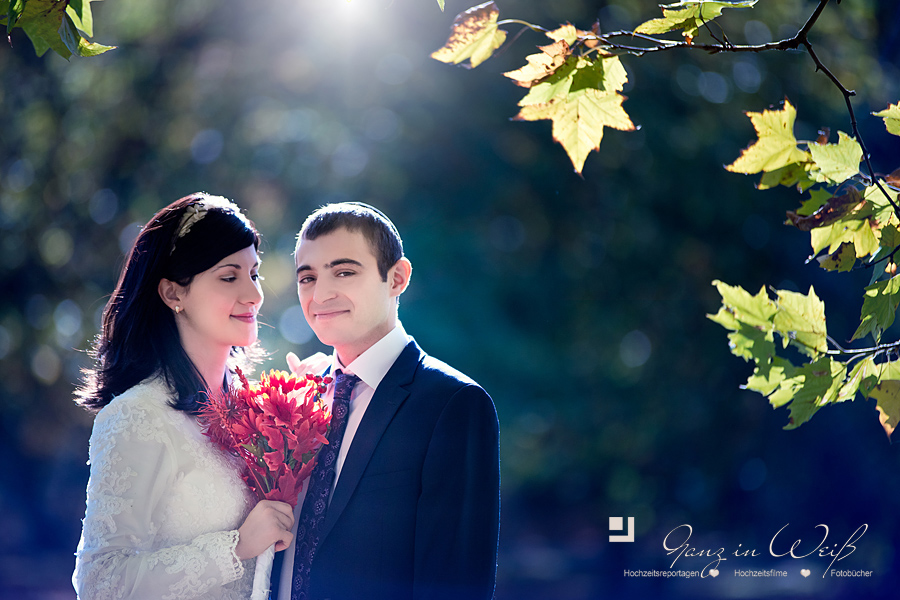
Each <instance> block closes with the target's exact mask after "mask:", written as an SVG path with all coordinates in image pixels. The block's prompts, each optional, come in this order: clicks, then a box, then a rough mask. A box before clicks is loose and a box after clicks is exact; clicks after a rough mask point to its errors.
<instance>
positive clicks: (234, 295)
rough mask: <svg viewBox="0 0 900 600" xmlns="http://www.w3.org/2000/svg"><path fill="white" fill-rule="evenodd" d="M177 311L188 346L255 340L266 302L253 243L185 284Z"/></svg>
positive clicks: (229, 344) (231, 343) (239, 343)
mask: <svg viewBox="0 0 900 600" xmlns="http://www.w3.org/2000/svg"><path fill="white" fill-rule="evenodd" d="M182 294H183V295H182V298H181V303H180V306H181V309H182V310H181V311H180V312H179V313H178V314H177V315H176V319H175V320H176V323H178V332H179V334H180V335H181V341H182V344H183V345H184V346H185V348H202V347H204V346H209V345H212V346H216V347H224V346H227V347H228V348H231V347H232V346H249V345H250V344H252V343H253V342H255V341H256V336H257V329H258V324H257V321H256V315H257V313H258V312H259V307H260V306H262V303H263V292H262V288H261V287H260V277H259V257H258V256H257V254H256V249H255V248H254V247H253V246H248V247H246V248H244V249H243V250H240V251H238V252H235V253H234V254H231V255H229V256H226V257H225V258H223V259H222V260H220V261H219V262H218V263H217V264H216V265H214V266H213V267H212V268H210V269H208V270H206V271H203V272H202V273H199V274H197V275H195V276H194V279H193V281H192V282H191V283H190V285H188V286H187V287H185V288H182Z"/></svg>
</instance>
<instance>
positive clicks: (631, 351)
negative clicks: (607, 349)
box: [619, 329, 652, 368]
mask: <svg viewBox="0 0 900 600" xmlns="http://www.w3.org/2000/svg"><path fill="white" fill-rule="evenodd" d="M651 350H652V348H651V344H650V339H649V338H648V337H647V336H646V335H645V334H644V332H643V331H640V330H639V329H635V330H634V331H629V332H628V333H626V334H625V335H624V337H622V342H621V343H620V344H619V357H620V358H621V359H622V362H623V363H624V364H625V366H626V367H631V368H636V367H640V366H642V365H643V364H644V363H646V362H647V360H649V358H650V354H651Z"/></svg>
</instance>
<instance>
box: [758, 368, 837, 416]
mask: <svg viewBox="0 0 900 600" xmlns="http://www.w3.org/2000/svg"><path fill="white" fill-rule="evenodd" d="M846 373H847V368H846V366H845V365H844V364H843V363H841V362H837V361H834V360H832V359H830V358H829V357H827V356H822V357H821V358H819V359H818V360H817V361H816V362H814V363H808V364H805V365H803V366H802V367H799V368H797V369H796V370H795V371H794V375H793V376H792V377H790V378H786V379H785V380H784V381H782V382H781V385H780V386H779V388H778V390H776V391H775V392H774V393H773V394H772V395H771V396H769V403H770V404H772V406H773V407H776V408H777V407H779V406H784V405H785V404H788V403H790V418H789V421H788V424H787V425H786V426H785V429H795V428H797V427H799V426H800V425H802V424H804V423H806V422H807V421H809V419H810V417H812V416H813V414H815V413H816V411H818V410H819V409H820V408H821V407H823V406H825V405H826V404H830V403H832V402H835V401H836V400H837V399H838V395H839V393H840V390H841V387H842V384H843V381H844V378H845V376H846Z"/></svg>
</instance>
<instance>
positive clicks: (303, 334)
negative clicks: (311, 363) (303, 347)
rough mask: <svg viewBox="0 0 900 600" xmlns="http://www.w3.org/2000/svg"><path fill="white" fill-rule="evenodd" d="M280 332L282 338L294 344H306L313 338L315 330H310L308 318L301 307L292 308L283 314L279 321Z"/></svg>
mask: <svg viewBox="0 0 900 600" xmlns="http://www.w3.org/2000/svg"><path fill="white" fill-rule="evenodd" d="M278 331H279V332H280V333H281V337H283V338H284V339H286V340H287V341H289V342H290V343H292V344H297V345H299V344H305V343H306V342H308V341H310V340H311V339H312V337H313V330H312V329H310V328H309V324H308V323H307V322H306V317H304V316H303V309H302V308H300V305H299V304H298V305H296V306H291V307H290V308H288V309H287V310H285V311H284V312H283V313H281V318H280V319H279V320H278Z"/></svg>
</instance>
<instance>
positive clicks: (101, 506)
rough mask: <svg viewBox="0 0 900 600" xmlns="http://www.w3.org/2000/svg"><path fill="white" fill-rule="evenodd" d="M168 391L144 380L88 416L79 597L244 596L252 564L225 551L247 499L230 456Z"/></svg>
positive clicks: (235, 536)
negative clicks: (87, 472)
mask: <svg viewBox="0 0 900 600" xmlns="http://www.w3.org/2000/svg"><path fill="white" fill-rule="evenodd" d="M170 396H171V392H170V390H169V388H168V386H167V385H166V384H165V382H164V381H163V380H162V379H148V380H146V381H144V382H143V383H141V384H139V385H137V386H135V387H133V388H131V389H130V390H128V391H126V392H125V393H123V394H121V395H120V396H117V397H116V398H115V399H113V401H112V402H110V403H109V405H107V406H106V407H104V408H103V409H102V410H101V411H100V412H99V413H98V414H97V417H96V419H95V421H94V429H93V432H92V433H91V447H90V465H91V477H90V480H89V481H88V487H87V511H86V513H85V518H84V528H83V530H82V534H81V542H80V543H79V544H78V551H77V552H76V554H75V555H76V557H77V558H76V562H75V573H74V575H73V576H72V582H73V583H74V585H75V589H76V591H77V592H78V595H79V598H81V599H82V600H106V599H117V600H118V599H122V598H141V599H148V600H149V599H153V600H169V599H172V600H175V599H179V600H180V599H187V598H193V599H198V598H203V599H212V598H216V599H227V600H231V599H234V600H237V599H247V598H249V597H250V593H251V589H252V585H253V566H254V564H255V560H248V561H243V562H242V561H240V560H238V558H237V556H236V555H235V552H234V550H235V546H236V545H237V540H238V533H237V528H238V527H239V526H240V525H241V523H243V521H244V518H245V517H246V516H247V513H249V512H250V509H251V508H252V507H253V505H254V504H255V501H254V499H253V497H252V494H251V492H250V491H249V490H248V488H247V486H246V484H245V483H244V482H243V481H242V480H241V477H240V468H241V467H240V465H239V464H238V462H236V459H234V458H233V457H230V456H228V455H227V454H225V453H224V452H222V451H221V450H219V449H218V448H217V447H215V446H214V445H213V444H212V443H211V442H210V441H209V440H208V439H207V438H206V437H205V436H204V435H203V434H202V433H201V431H200V427H199V425H198V424H197V421H196V419H194V417H192V416H190V415H188V414H186V413H184V412H182V411H177V410H174V409H173V408H171V407H170V406H169V405H168V402H169V398H170Z"/></svg>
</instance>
